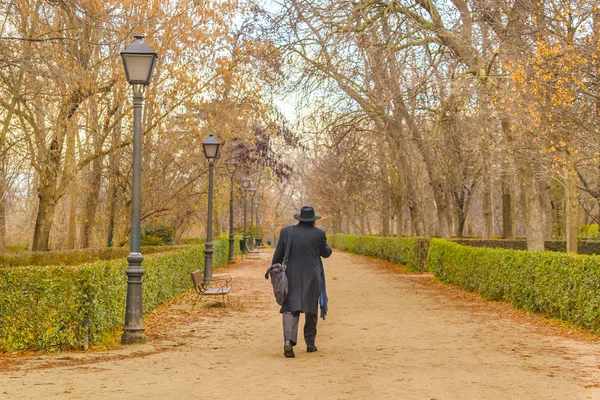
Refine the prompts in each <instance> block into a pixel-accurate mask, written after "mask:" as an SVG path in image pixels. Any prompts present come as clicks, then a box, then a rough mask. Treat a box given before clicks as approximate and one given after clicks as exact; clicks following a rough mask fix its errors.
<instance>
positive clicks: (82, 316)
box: [0, 237, 239, 351]
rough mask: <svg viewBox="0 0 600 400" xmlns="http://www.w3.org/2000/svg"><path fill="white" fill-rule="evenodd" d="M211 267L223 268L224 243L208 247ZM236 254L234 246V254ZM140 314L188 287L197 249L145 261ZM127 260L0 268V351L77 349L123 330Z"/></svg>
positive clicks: (198, 260) (198, 261)
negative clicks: (212, 265) (74, 264)
mask: <svg viewBox="0 0 600 400" xmlns="http://www.w3.org/2000/svg"><path fill="white" fill-rule="evenodd" d="M213 243H214V254H213V260H214V262H213V263H214V267H215V268H219V267H221V266H223V265H225V264H226V263H227V258H228V241H227V238H225V237H221V238H217V239H216V240H215V241H214V242H213ZM236 253H237V254H239V246H238V249H236ZM142 265H143V267H144V269H145V270H146V273H145V275H144V277H143V281H144V283H143V301H144V312H148V311H151V310H152V309H154V308H155V307H156V306H158V305H160V304H162V303H164V302H165V301H166V300H167V299H169V298H172V297H176V296H178V295H180V294H182V293H184V292H186V291H189V290H190V289H191V287H192V285H191V278H190V273H191V272H193V271H195V270H198V269H202V268H203V266H204V252H203V246H186V247H184V248H180V249H178V250H176V251H170V252H166V253H159V254H152V255H149V256H147V257H146V256H145V258H144V262H143V264H142ZM126 268H127V261H126V259H125V258H122V259H119V260H113V261H105V260H100V261H96V262H93V263H89V264H83V265H79V266H23V267H14V268H4V269H0V351H12V350H24V349H30V350H39V349H49V348H60V349H64V348H82V347H83V346H84V344H85V343H89V344H90V345H93V344H96V343H99V342H101V341H102V340H103V339H104V338H105V337H107V336H109V335H111V334H113V332H114V331H115V330H116V329H119V328H121V327H122V326H123V323H124V315H125V296H126V290H127V285H126V275H125V269H126Z"/></svg>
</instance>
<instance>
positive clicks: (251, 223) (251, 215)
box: [248, 186, 256, 250]
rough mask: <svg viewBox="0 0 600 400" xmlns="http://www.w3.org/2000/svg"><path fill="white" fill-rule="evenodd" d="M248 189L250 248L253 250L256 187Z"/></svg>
mask: <svg viewBox="0 0 600 400" xmlns="http://www.w3.org/2000/svg"><path fill="white" fill-rule="evenodd" d="M248 191H249V192H250V249H252V250H254V195H255V194H256V188H255V187H254V186H252V187H251V188H250V189H248Z"/></svg>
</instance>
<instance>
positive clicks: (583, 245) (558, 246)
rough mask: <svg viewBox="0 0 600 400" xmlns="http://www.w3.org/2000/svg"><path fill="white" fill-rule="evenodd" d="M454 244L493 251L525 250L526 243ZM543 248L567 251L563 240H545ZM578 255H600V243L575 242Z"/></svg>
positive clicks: (476, 241)
mask: <svg viewBox="0 0 600 400" xmlns="http://www.w3.org/2000/svg"><path fill="white" fill-rule="evenodd" d="M450 240H451V241H452V242H454V243H458V244H462V245H465V246H472V247H491V248H494V249H511V250H527V241H526V240H523V239H450ZM544 247H545V248H546V250H548V251H559V252H563V253H564V252H566V251H567V242H565V241H564V240H546V241H545V242H544ZM577 252H578V253H579V254H600V241H598V240H580V241H578V242H577Z"/></svg>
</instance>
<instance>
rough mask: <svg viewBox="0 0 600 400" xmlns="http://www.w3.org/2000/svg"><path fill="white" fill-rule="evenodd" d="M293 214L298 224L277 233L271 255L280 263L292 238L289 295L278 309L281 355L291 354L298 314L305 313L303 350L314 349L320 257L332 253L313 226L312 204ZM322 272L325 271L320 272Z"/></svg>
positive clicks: (314, 216)
mask: <svg viewBox="0 0 600 400" xmlns="http://www.w3.org/2000/svg"><path fill="white" fill-rule="evenodd" d="M294 218H295V219H297V220H298V221H299V222H298V224H297V225H293V226H287V227H285V228H283V229H282V230H281V233H280V234H279V242H278V243H277V248H276V249H275V254H274V255H273V261H272V264H276V263H281V262H282V261H283V258H284V255H285V249H286V246H287V244H288V241H291V246H290V252H289V257H288V262H287V267H286V270H285V273H286V275H287V278H288V285H289V289H288V295H287V298H286V300H285V302H284V303H283V305H282V306H281V309H280V311H279V312H281V313H282V314H283V337H284V346H283V349H284V352H283V353H284V355H285V356H286V357H294V356H295V354H294V346H295V345H296V343H297V338H298V321H299V319H300V314H301V313H304V314H305V321H304V341H305V342H306V351H307V352H309V353H312V352H315V351H317V346H315V337H316V335H317V320H318V314H317V313H318V304H319V296H320V295H321V290H322V288H324V285H325V282H322V278H321V277H322V275H323V274H322V268H323V267H322V262H321V257H323V258H327V257H329V256H330V255H331V247H329V245H328V244H327V239H326V237H325V231H323V230H321V229H318V228H317V227H316V226H315V221H316V220H318V219H320V218H321V217H320V216H317V215H315V210H314V209H313V208H312V207H302V209H301V210H300V214H295V215H294ZM323 276H324V275H323Z"/></svg>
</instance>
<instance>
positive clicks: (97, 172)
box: [79, 98, 102, 249]
mask: <svg viewBox="0 0 600 400" xmlns="http://www.w3.org/2000/svg"><path fill="white" fill-rule="evenodd" d="M89 103H90V107H89V110H88V121H89V123H88V126H90V127H91V136H92V139H93V146H94V152H95V153H99V152H101V151H102V141H101V138H100V136H101V135H100V124H99V123H98V119H99V118H100V116H99V115H98V104H97V100H96V98H91V99H90V101H89ZM87 175H88V179H87V184H86V191H85V205H84V208H83V218H82V219H81V227H80V229H79V232H80V238H79V246H80V247H81V248H82V249H86V248H88V247H90V240H91V236H92V229H93V227H94V223H95V221H96V209H97V207H98V199H99V197H100V180H101V176H102V159H101V158H100V157H98V158H96V159H95V160H94V161H93V162H92V163H91V164H90V166H89V169H88V174H87Z"/></svg>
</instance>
